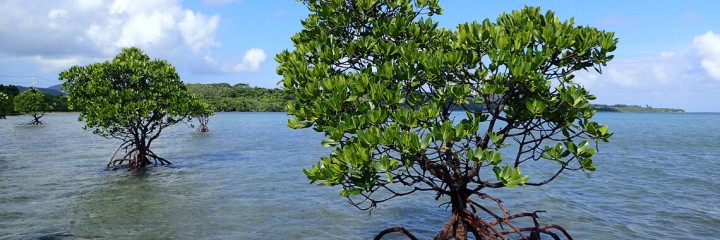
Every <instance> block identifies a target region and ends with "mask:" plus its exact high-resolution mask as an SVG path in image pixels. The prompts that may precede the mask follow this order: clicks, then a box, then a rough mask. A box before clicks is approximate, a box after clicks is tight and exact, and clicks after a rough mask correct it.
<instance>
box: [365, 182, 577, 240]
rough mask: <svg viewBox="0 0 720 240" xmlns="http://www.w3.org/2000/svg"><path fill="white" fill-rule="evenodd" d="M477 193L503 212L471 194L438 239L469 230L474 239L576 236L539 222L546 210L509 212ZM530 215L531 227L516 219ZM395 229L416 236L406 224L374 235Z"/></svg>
mask: <svg viewBox="0 0 720 240" xmlns="http://www.w3.org/2000/svg"><path fill="white" fill-rule="evenodd" d="M477 195H478V196H480V197H481V198H482V199H490V200H492V201H493V202H495V204H497V206H498V207H499V208H500V211H502V213H501V214H497V213H495V212H493V211H491V210H490V209H488V208H487V207H485V206H483V205H480V204H478V203H477V202H474V201H471V200H470V199H469V198H468V199H467V203H468V205H469V207H470V209H471V210H472V211H468V209H463V210H461V211H460V212H453V214H452V215H451V216H450V218H449V219H448V221H447V223H446V224H445V226H443V228H442V230H441V231H440V233H438V235H437V236H436V237H435V239H442V240H444V239H450V238H455V239H467V234H468V233H471V234H473V235H474V237H475V239H485V240H488V239H508V236H511V238H517V239H524V240H539V239H542V238H543V236H545V237H549V238H551V239H554V240H560V239H563V238H561V237H564V239H569V240H572V239H573V238H572V237H571V236H570V234H569V233H568V232H567V231H566V230H565V229H564V228H562V227H560V226H558V225H555V224H550V225H545V226H540V225H539V224H538V220H537V219H538V218H539V217H538V213H540V212H544V211H536V212H528V213H519V214H515V215H510V214H509V211H508V210H507V208H505V206H504V205H503V204H502V201H500V199H498V198H495V197H492V196H490V195H487V194H483V193H478V194H477ZM478 210H480V211H481V212H485V213H487V214H489V215H490V217H491V218H493V219H494V220H493V221H488V220H485V219H483V218H481V217H480V216H478V215H477V214H476V213H477V212H478ZM527 218H530V219H531V220H532V224H533V226H532V227H518V226H516V224H515V223H514V222H515V221H517V220H518V219H527ZM511 220H512V221H511ZM392 232H400V233H403V234H405V236H407V237H408V238H409V239H417V238H416V237H415V236H413V235H412V234H411V233H410V232H408V231H407V230H406V229H405V228H402V227H394V228H388V229H385V230H383V231H382V232H380V233H379V234H378V235H377V236H375V239H376V240H379V239H381V238H382V237H383V236H385V235H386V234H388V233H392Z"/></svg>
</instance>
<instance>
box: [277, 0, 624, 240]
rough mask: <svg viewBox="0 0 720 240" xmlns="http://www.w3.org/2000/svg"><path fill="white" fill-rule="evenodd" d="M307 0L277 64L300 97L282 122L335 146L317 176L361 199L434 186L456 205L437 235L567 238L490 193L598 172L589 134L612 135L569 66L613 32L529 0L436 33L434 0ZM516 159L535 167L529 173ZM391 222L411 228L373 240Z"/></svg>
mask: <svg viewBox="0 0 720 240" xmlns="http://www.w3.org/2000/svg"><path fill="white" fill-rule="evenodd" d="M302 3H303V4H304V5H305V6H307V8H308V9H309V10H310V12H311V14H310V15H309V16H308V17H307V19H305V20H303V21H302V26H303V27H304V29H303V30H301V31H300V32H299V33H297V34H296V35H295V36H293V37H292V42H293V44H294V49H293V50H287V51H284V52H282V53H280V54H278V55H277V56H276V61H278V62H279V67H278V68H277V71H278V73H279V74H281V75H282V76H283V84H284V87H285V90H287V91H289V92H290V93H292V94H293V95H294V96H295V98H294V99H293V100H291V101H290V102H289V103H288V105H287V111H288V114H289V115H291V116H292V117H291V119H290V120H289V122H288V125H289V127H291V128H313V129H315V130H316V131H318V132H322V133H324V134H325V136H326V139H325V140H323V141H322V144H323V145H325V146H332V147H334V149H333V150H332V152H331V153H330V154H329V155H328V156H325V157H322V158H321V160H320V161H319V162H318V163H317V165H315V166H312V167H311V168H309V169H306V170H304V172H305V174H306V175H307V177H308V178H309V179H310V180H311V181H312V182H318V183H319V184H321V185H331V186H341V187H342V189H341V194H342V195H343V196H345V197H348V198H349V200H350V202H351V203H352V204H353V205H355V206H356V207H358V208H361V209H372V208H375V207H376V206H377V205H378V204H379V203H382V202H385V201H387V200H390V199H393V198H395V197H399V196H403V195H408V194H412V193H415V192H420V191H431V192H434V193H436V194H437V198H436V199H439V200H441V201H444V202H445V204H447V205H446V206H448V207H449V209H450V210H451V216H450V218H449V219H448V220H447V224H446V225H445V226H444V227H443V228H442V229H440V230H439V233H438V235H437V239H448V238H455V239H466V238H467V237H468V235H469V234H472V235H474V236H475V237H476V238H477V239H496V238H500V239H506V238H507V236H508V235H515V236H516V237H519V238H521V239H528V238H537V239H539V237H541V236H540V235H545V236H550V237H553V238H558V235H560V234H565V235H567V236H568V237H569V235H568V234H567V232H566V231H565V230H563V229H562V228H561V227H560V226H556V225H546V226H541V225H539V224H538V221H537V215H536V213H520V214H515V215H511V214H510V212H509V211H508V210H507V208H505V207H504V206H503V204H502V203H501V201H500V199H498V198H496V197H494V196H490V195H488V194H487V193H486V192H487V191H486V190H487V189H490V188H505V187H515V186H541V185H545V184H547V183H549V182H551V181H552V180H554V179H556V178H557V177H558V176H559V175H560V174H562V173H565V172H568V171H584V172H588V171H594V170H595V165H594V164H593V160H592V157H593V155H594V154H595V152H596V149H597V147H596V145H595V143H597V142H599V141H607V140H608V138H609V137H610V136H611V133H609V132H608V127H607V126H602V125H600V124H598V123H596V122H594V121H593V120H592V116H593V114H594V113H595V111H594V110H592V109H591V108H590V107H589V103H588V101H589V100H592V99H594V98H595V97H594V96H593V95H591V94H590V93H589V92H588V91H587V90H585V89H584V88H583V87H582V86H581V85H579V84H577V83H576V82H574V81H573V77H574V75H573V73H574V72H576V71H579V70H596V71H598V72H599V71H600V70H601V67H602V66H604V65H605V64H606V63H607V62H608V61H610V60H611V59H612V55H609V53H610V52H612V51H613V50H614V49H615V46H616V44H617V39H616V38H615V37H614V34H613V33H612V32H605V31H601V30H598V29H596V28H593V27H588V26H576V25H574V23H573V20H572V19H570V20H566V21H561V20H559V19H558V17H556V16H555V14H554V13H553V12H552V11H547V12H545V13H542V12H541V11H540V9H539V8H536V7H525V8H523V9H521V10H517V11H512V12H511V13H503V14H501V15H500V16H499V17H498V18H497V19H496V20H494V21H493V20H489V19H485V20H483V21H482V22H472V23H463V24H460V25H459V26H457V28H456V29H443V28H438V23H436V22H434V21H433V19H432V18H431V16H433V15H435V14H441V13H442V8H441V7H440V6H439V5H438V0H414V1H411V0H305V1H302ZM533 162H546V163H550V164H541V165H533V164H532V163H533ZM524 166H543V167H541V168H539V169H534V168H532V167H530V169H531V170H532V172H533V173H538V174H537V175H535V174H533V176H529V175H525V174H523V173H522V172H521V169H522V167H524ZM543 173H545V174H543ZM480 200H483V201H480ZM527 201H528V204H532V202H531V198H528V200H527ZM488 204H490V205H494V206H490V205H488ZM493 208H494V209H500V210H495V211H492V210H491V209H493ZM497 211H499V212H497ZM482 216H490V218H489V219H485V218H483V217H482ZM522 219H527V220H525V222H524V223H522V222H518V221H520V220H522ZM530 220H532V221H530ZM523 224H525V225H524V226H523ZM393 231H400V232H404V233H406V234H407V235H411V234H410V233H408V232H407V231H405V230H404V229H402V228H391V229H388V230H385V231H382V232H381V233H380V234H378V236H377V238H380V237H382V236H383V235H384V234H386V233H388V232H393Z"/></svg>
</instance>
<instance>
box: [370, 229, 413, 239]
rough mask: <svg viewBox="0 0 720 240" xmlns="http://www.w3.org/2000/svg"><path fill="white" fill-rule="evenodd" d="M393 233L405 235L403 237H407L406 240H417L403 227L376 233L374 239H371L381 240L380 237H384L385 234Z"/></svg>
mask: <svg viewBox="0 0 720 240" xmlns="http://www.w3.org/2000/svg"><path fill="white" fill-rule="evenodd" d="M394 232H399V233H402V234H405V236H407V237H408V239H410V240H417V239H418V238H417V237H415V236H414V235H412V233H410V232H409V231H408V230H407V229H405V228H404V227H393V228H388V229H385V230H382V232H380V233H378V235H375V238H373V239H374V240H380V239H382V237H383V236H385V235H386V234H388V233H394Z"/></svg>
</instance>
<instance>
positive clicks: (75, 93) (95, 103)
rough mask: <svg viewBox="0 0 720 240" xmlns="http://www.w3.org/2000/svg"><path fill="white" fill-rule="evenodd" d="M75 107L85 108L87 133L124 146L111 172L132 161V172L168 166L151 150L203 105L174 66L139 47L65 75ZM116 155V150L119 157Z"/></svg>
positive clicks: (62, 73)
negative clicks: (166, 131)
mask: <svg viewBox="0 0 720 240" xmlns="http://www.w3.org/2000/svg"><path fill="white" fill-rule="evenodd" d="M60 80H63V81H65V83H64V84H63V86H62V89H63V90H64V91H67V92H68V95H67V96H68V100H69V102H70V104H71V106H82V107H83V108H84V109H83V110H82V112H81V113H80V116H79V119H78V120H80V121H85V124H86V126H85V128H86V129H92V131H93V133H95V134H99V135H102V136H104V137H106V138H115V139H119V140H121V141H123V143H122V144H121V146H120V148H118V151H119V150H120V149H125V150H126V154H125V155H124V156H123V157H121V158H118V159H114V156H113V159H111V160H110V162H109V163H108V167H109V166H111V165H115V164H122V163H123V162H124V161H128V162H129V166H130V168H141V167H145V166H147V165H148V164H150V163H152V162H151V161H150V158H153V159H154V160H155V163H157V162H158V161H159V162H160V163H161V164H169V163H170V162H169V161H167V160H166V159H163V158H161V157H159V156H158V155H157V154H155V153H154V152H152V151H151V150H150V146H151V144H152V142H153V141H154V140H155V139H157V138H158V137H159V136H160V133H161V132H162V130H163V129H165V128H167V127H169V126H171V125H174V124H176V123H178V122H183V121H189V120H190V119H191V118H192V114H193V113H194V111H195V109H198V107H197V106H198V105H199V104H201V103H200V101H198V99H197V98H195V97H194V96H193V95H192V94H189V93H188V91H187V88H186V87H185V85H184V84H183V82H182V81H181V80H180V76H179V75H178V74H177V72H176V71H175V67H173V65H171V64H169V63H168V62H167V61H165V60H150V57H148V56H147V55H145V54H144V53H143V52H142V50H141V49H139V48H137V47H132V48H124V49H122V51H121V52H120V54H118V55H117V56H116V57H115V58H114V59H112V60H111V61H105V62H100V63H93V64H90V65H88V66H73V67H71V68H70V69H68V70H65V71H63V72H61V73H60ZM115 154H117V151H116V153H115Z"/></svg>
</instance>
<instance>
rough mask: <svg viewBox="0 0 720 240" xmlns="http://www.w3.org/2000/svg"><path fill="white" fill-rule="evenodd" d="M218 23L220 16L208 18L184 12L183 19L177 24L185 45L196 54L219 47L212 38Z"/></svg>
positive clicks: (191, 12)
mask: <svg viewBox="0 0 720 240" xmlns="http://www.w3.org/2000/svg"><path fill="white" fill-rule="evenodd" d="M219 22H220V16H218V15H213V16H212V17H209V18H208V17H205V16H203V15H202V14H195V13H193V11H190V10H185V18H184V19H183V20H182V21H181V22H180V23H178V27H179V29H180V33H181V34H182V37H183V40H184V41H185V43H186V44H187V45H190V48H192V49H193V51H195V52H197V51H199V50H200V49H203V48H209V47H219V46H220V43H218V42H216V41H215V38H214V37H213V36H214V35H215V29H217V26H218V23H219Z"/></svg>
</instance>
